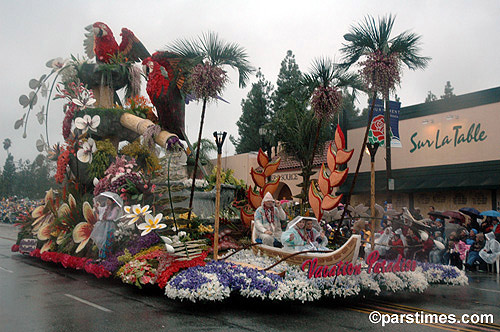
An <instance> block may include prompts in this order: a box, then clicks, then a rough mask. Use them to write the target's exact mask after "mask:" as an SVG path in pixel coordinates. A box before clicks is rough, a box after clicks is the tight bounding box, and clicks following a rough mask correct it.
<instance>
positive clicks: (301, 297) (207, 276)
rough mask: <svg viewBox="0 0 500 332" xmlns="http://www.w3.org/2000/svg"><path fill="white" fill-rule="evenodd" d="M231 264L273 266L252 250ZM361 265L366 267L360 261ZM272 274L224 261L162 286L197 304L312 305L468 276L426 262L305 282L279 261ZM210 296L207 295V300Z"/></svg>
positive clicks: (301, 273) (457, 280)
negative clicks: (235, 298)
mask: <svg viewBox="0 0 500 332" xmlns="http://www.w3.org/2000/svg"><path fill="white" fill-rule="evenodd" d="M231 260H232V261H238V262H242V263H247V264H252V265H255V266H259V267H266V266H269V265H271V264H273V263H274V262H275V260H274V259H272V258H270V257H267V256H256V255H254V254H253V253H252V251H251V250H242V251H240V252H238V253H236V254H235V255H233V256H232V257H231ZM363 265H364V266H365V267H366V264H364V263H363ZM273 270H275V271H277V272H278V271H284V270H286V275H285V277H284V278H283V279H282V278H280V277H279V276H277V275H275V274H271V273H267V274H266V273H265V272H263V271H259V270H256V269H251V268H243V267H241V266H239V265H234V264H232V263H229V262H224V261H219V262H213V261H212V262H209V263H207V264H206V266H205V267H195V268H188V269H187V270H184V271H182V272H180V273H178V274H177V275H175V276H174V277H172V278H171V279H170V281H169V282H168V283H167V285H166V287H165V294H166V296H167V297H169V298H172V299H179V300H181V301H182V300H189V301H192V302H196V301H200V300H210V301H221V300H224V299H225V298H227V297H229V296H230V294H231V293H239V294H240V295H242V296H245V297H257V298H261V299H268V300H273V301H285V300H298V301H301V302H306V301H314V300H318V299H320V298H323V297H329V298H347V297H352V296H357V295H360V294H370V293H371V294H375V295H377V294H380V292H381V291H382V290H385V291H389V292H401V291H409V292H416V293H421V292H423V291H424V290H425V289H426V288H427V287H428V286H429V284H430V283H436V282H438V283H446V284H451V285H466V284H467V283H468V280H467V276H466V275H465V273H464V272H463V271H460V270H458V269H457V268H455V267H453V266H443V265H437V264H425V265H421V266H418V267H417V269H416V270H415V271H414V272H398V273H383V274H368V273H367V272H366V271H365V270H363V271H362V272H361V274H360V275H357V276H338V277H337V278H335V277H329V278H312V279H309V278H307V273H306V272H304V271H302V270H301V269H300V268H299V267H298V266H290V265H288V264H286V263H281V264H279V265H278V266H276V267H274V268H273ZM211 296H212V297H211Z"/></svg>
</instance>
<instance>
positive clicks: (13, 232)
mask: <svg viewBox="0 0 500 332" xmlns="http://www.w3.org/2000/svg"><path fill="white" fill-rule="evenodd" d="M18 231H19V229H18V228H17V227H14V225H12V224H4V223H0V238H2V239H6V240H12V241H16V240H17V233H18Z"/></svg>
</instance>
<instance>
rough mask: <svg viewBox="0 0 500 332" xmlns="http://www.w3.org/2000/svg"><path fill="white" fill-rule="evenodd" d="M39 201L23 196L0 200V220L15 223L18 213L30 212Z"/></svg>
mask: <svg viewBox="0 0 500 332" xmlns="http://www.w3.org/2000/svg"><path fill="white" fill-rule="evenodd" d="M38 205H40V202H39V201H36V200H30V199H25V198H17V197H15V196H14V197H8V198H5V197H4V198H2V199H1V200H0V221H1V222H4V223H16V222H17V221H18V216H19V214H20V213H31V211H33V210H34V209H35V208H36V207H37V206H38Z"/></svg>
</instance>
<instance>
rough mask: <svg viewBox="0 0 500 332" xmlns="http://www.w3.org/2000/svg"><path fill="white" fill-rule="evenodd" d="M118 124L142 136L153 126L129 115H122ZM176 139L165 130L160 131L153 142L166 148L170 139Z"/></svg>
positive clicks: (147, 121) (145, 120) (149, 121)
mask: <svg viewBox="0 0 500 332" xmlns="http://www.w3.org/2000/svg"><path fill="white" fill-rule="evenodd" d="M120 123H121V125H122V126H124V127H125V128H127V129H130V130H132V131H133V132H136V133H138V134H139V135H142V134H144V132H145V131H146V129H148V128H149V127H150V126H154V125H155V124H154V123H153V122H152V121H151V120H148V119H143V118H140V117H138V116H135V115H133V114H130V113H124V114H123V115H122V116H121V118H120ZM172 137H177V135H175V134H172V133H170V132H168V131H166V130H162V131H161V132H160V133H159V134H158V135H156V136H155V137H154V139H155V142H156V143H157V144H158V145H160V146H161V147H166V145H167V142H168V140H169V139H170V138H172Z"/></svg>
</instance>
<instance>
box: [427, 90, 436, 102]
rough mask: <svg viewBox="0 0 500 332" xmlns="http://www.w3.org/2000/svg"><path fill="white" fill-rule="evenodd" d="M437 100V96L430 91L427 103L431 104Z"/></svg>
mask: <svg viewBox="0 0 500 332" xmlns="http://www.w3.org/2000/svg"><path fill="white" fill-rule="evenodd" d="M436 100H437V97H436V95H435V94H433V93H432V91H430V90H429V92H427V97H425V102H426V103H430V102H431V101H436Z"/></svg>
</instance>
